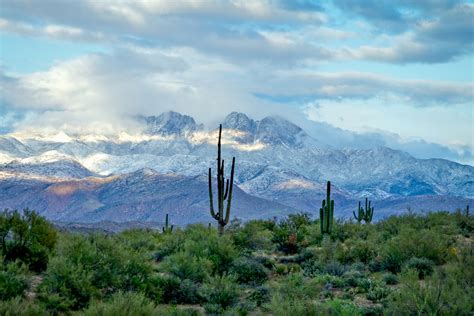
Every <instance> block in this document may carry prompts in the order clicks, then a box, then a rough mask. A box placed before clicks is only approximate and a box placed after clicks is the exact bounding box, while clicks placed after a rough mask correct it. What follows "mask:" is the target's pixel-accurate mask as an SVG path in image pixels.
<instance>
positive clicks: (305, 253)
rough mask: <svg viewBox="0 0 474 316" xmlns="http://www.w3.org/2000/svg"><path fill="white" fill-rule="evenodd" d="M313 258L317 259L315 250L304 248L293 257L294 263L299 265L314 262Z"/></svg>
mask: <svg viewBox="0 0 474 316" xmlns="http://www.w3.org/2000/svg"><path fill="white" fill-rule="evenodd" d="M315 257H317V250H316V249H314V248H305V249H303V250H301V252H300V253H299V254H297V255H296V256H295V257H294V262H296V263H299V264H301V263H304V262H306V261H309V260H314V259H315Z"/></svg>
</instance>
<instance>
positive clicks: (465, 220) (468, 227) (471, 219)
mask: <svg viewBox="0 0 474 316" xmlns="http://www.w3.org/2000/svg"><path fill="white" fill-rule="evenodd" d="M454 218H455V222H456V225H457V227H459V229H460V231H461V233H462V234H463V235H465V236H469V235H470V234H472V233H473V232H474V216H472V214H468V213H466V211H465V210H464V211H462V210H459V209H458V210H456V213H455V214H454Z"/></svg>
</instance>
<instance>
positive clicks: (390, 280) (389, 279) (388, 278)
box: [382, 273, 399, 285]
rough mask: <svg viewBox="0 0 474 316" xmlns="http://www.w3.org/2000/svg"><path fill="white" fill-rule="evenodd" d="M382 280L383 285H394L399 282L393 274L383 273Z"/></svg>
mask: <svg viewBox="0 0 474 316" xmlns="http://www.w3.org/2000/svg"><path fill="white" fill-rule="evenodd" d="M382 278H383V281H384V282H385V284H388V285H396V284H398V282H399V280H398V277H397V276H396V275H395V274H393V273H385V274H384V275H383V277H382Z"/></svg>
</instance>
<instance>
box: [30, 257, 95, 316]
mask: <svg viewBox="0 0 474 316" xmlns="http://www.w3.org/2000/svg"><path fill="white" fill-rule="evenodd" d="M98 294H99V291H98V290H97V288H95V287H94V286H93V273H92V271H87V270H85V269H84V268H83V267H81V266H76V265H73V264H71V263H70V262H69V261H68V259H67V258H66V257H55V258H53V259H52V260H51V262H50V264H49V266H48V269H47V271H46V274H45V277H44V279H43V282H42V283H41V284H40V286H39V299H40V300H41V301H42V302H43V303H44V304H45V305H46V307H47V308H48V309H49V310H52V311H55V312H62V311H68V310H71V309H73V310H78V309H81V308H84V307H85V306H87V304H88V303H89V300H90V299H91V298H92V297H93V296H95V295H98Z"/></svg>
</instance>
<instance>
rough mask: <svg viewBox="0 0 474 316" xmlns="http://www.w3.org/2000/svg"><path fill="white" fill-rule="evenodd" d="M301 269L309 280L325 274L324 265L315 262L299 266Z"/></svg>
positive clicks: (306, 262)
mask: <svg viewBox="0 0 474 316" xmlns="http://www.w3.org/2000/svg"><path fill="white" fill-rule="evenodd" d="M301 267H302V268H303V275H304V276H306V277H310V278H312V277H315V276H316V275H318V274H322V273H324V272H325V265H324V264H323V263H321V262H319V261H316V260H309V261H305V262H303V263H302V264H301Z"/></svg>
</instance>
